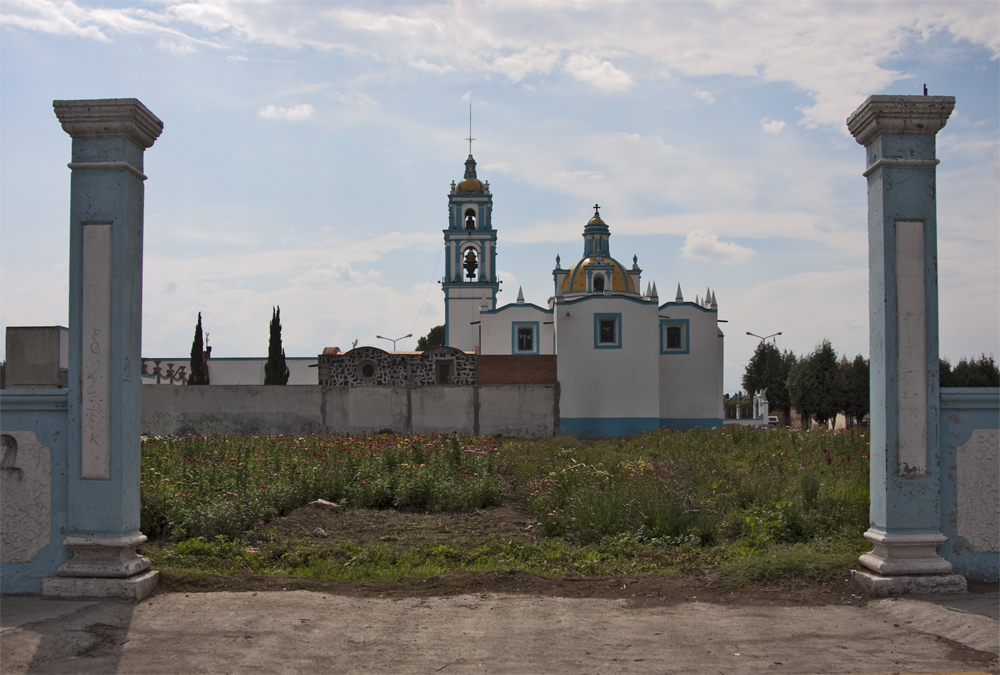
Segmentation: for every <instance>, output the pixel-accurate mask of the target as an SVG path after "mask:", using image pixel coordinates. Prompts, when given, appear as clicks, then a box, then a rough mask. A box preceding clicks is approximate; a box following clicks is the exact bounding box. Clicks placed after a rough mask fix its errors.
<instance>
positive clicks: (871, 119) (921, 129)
mask: <svg viewBox="0 0 1000 675" xmlns="http://www.w3.org/2000/svg"><path fill="white" fill-rule="evenodd" d="M954 108H955V97H954V96H869V97H868V98H867V99H865V102H864V103H862V104H861V105H860V106H859V107H858V109H857V110H855V111H854V112H853V113H851V116H850V117H848V118H847V128H848V130H849V131H850V132H851V134H852V135H853V136H854V138H855V140H857V142H858V143H860V144H861V145H865V146H867V145H868V144H869V143H871V142H872V141H873V140H875V139H876V138H877V137H878V136H879V135H880V134H925V135H926V134H930V135H933V134H936V133H937V132H939V131H940V130H941V129H943V128H944V125H945V124H946V123H947V122H948V117H949V116H950V115H951V111H952V110H953V109H954Z"/></svg>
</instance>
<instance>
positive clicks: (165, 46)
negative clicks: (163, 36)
mask: <svg viewBox="0 0 1000 675" xmlns="http://www.w3.org/2000/svg"><path fill="white" fill-rule="evenodd" d="M156 47H157V49H162V50H163V51H165V52H170V53H171V54H193V53H194V52H196V51H197V50H196V49H195V48H194V45H192V44H191V43H190V42H179V41H177V40H160V41H159V42H157V43H156Z"/></svg>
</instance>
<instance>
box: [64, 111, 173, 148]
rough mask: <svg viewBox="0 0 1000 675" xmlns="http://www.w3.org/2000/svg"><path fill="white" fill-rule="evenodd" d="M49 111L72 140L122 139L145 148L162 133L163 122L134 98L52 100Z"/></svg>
mask: <svg viewBox="0 0 1000 675" xmlns="http://www.w3.org/2000/svg"><path fill="white" fill-rule="evenodd" d="M52 108H53V109H54V110H55V113H56V117H58V118H59V122H60V123H61V124H62V128H63V131H65V132H66V133H67V134H69V135H70V136H72V137H73V138H88V137H91V138H92V137H101V136H104V137H107V136H124V137H125V138H128V139H129V140H130V141H132V142H133V143H135V144H136V145H138V146H139V147H140V148H143V149H146V148H149V147H150V146H152V145H153V142H154V141H156V139H157V137H158V136H159V135H160V133H162V132H163V122H161V121H160V119H159V118H158V117H157V116H156V115H154V114H153V113H151V112H150V111H149V109H148V108H146V106H144V105H143V104H142V103H141V102H140V101H139V100H138V99H135V98H102V99H89V100H79V101H53V102H52Z"/></svg>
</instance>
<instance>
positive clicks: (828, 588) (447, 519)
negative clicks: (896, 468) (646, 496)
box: [157, 503, 868, 607]
mask: <svg viewBox="0 0 1000 675" xmlns="http://www.w3.org/2000/svg"><path fill="white" fill-rule="evenodd" d="M536 525H537V523H536V522H535V520H534V519H533V518H532V517H531V514H530V513H528V512H527V511H526V510H525V509H523V508H521V507H520V506H519V505H516V504H510V503H507V504H504V505H503V506H500V507H497V508H493V509H483V510H476V511H469V512H463V513H432V514H426V513H406V512H400V511H395V510H391V509H387V510H370V509H345V510H337V511H331V510H324V509H320V508H312V507H303V508H300V509H296V510H295V511H293V512H291V513H289V514H288V515H287V516H283V517H281V518H276V519H275V520H272V521H270V522H269V523H267V526H266V529H268V530H270V531H272V532H273V533H274V536H275V537H277V538H280V539H283V540H286V541H287V542H289V543H290V545H295V544H298V543H305V544H307V545H315V546H321V545H323V544H325V543H329V541H331V540H334V541H335V540H337V539H338V538H343V539H345V540H346V541H349V542H352V543H355V544H358V545H366V544H374V543H377V542H381V543H386V544H391V545H392V546H395V547H399V548H408V547H411V546H417V545H420V546H435V545H442V544H446V545H448V546H451V547H452V548H455V549H456V550H458V551H462V552H465V551H469V550H471V549H473V548H475V546H477V545H479V544H481V543H482V541H483V540H484V539H485V538H486V537H488V536H490V535H493V536H495V537H496V538H498V539H501V540H504V541H506V540H514V541H522V542H531V541H538V540H539V539H540V538H541V537H540V536H539V534H538V533H537V531H536ZM317 528H319V529H321V530H323V532H324V533H325V535H326V536H325V537H324V536H317V535H316V534H314V533H315V531H316V529H317ZM716 582H717V577H716V576H715V575H713V574H711V573H694V574H692V575H688V576H685V577H684V578H680V579H670V578H661V577H627V578H611V579H547V578H543V577H539V576H536V575H533V574H528V573H524V572H489V573H453V574H442V575H439V576H435V577H432V578H429V579H404V580H400V581H387V582H364V583H341V582H325V581H317V580H314V579H299V578H290V577H273V576H255V575H238V576H212V577H207V578H184V579H183V580H180V579H176V578H170V577H168V578H166V579H164V581H163V582H161V584H160V587H159V588H158V589H157V593H177V592H206V591H282V590H289V591H290V590H309V591H321V592H325V593H331V594H335V595H340V596H347V597H358V598H368V597H387V598H399V597H431V596H454V595H461V594H467V593H474V594H482V593H513V594H524V595H530V596H540V597H560V598H594V599H609V600H610V599H613V600H623V601H625V602H626V603H627V604H628V605H629V606H634V607H653V606H671V605H677V604H680V603H685V602H693V601H695V600H699V601H703V602H712V603H717V604H725V605H763V606H786V607H788V606H806V607H808V606H820V605H829V604H837V605H845V606H864V605H865V604H866V603H867V602H868V598H867V596H866V595H865V594H864V592H863V591H862V590H861V588H860V587H858V585H857V584H855V583H854V582H853V580H852V579H851V578H850V576H849V574H845V575H844V576H843V577H842V578H840V579H838V580H836V581H834V582H833V583H830V584H823V585H820V584H798V585H796V586H794V587H773V586H763V585H761V586H754V587H750V588H744V589H741V590H740V591H739V592H736V593H727V592H722V591H720V590H718V589H717V588H716V586H717V583H716Z"/></svg>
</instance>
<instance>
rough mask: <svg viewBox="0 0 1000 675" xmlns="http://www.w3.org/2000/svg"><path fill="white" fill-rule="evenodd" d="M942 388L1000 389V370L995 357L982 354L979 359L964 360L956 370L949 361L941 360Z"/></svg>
mask: <svg viewBox="0 0 1000 675" xmlns="http://www.w3.org/2000/svg"><path fill="white" fill-rule="evenodd" d="M941 386H942V387H1000V369H998V368H997V364H996V361H994V360H993V356H992V355H990V356H986V354H980V356H979V358H978V359H975V358H973V359H966V358H964V357H963V358H962V360H960V361H959V362H958V365H957V366H955V368H954V369H952V367H951V363H949V361H948V359H941Z"/></svg>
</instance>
